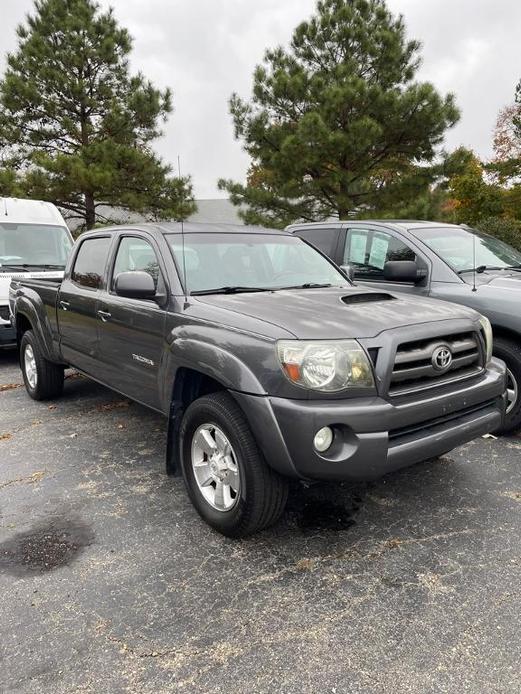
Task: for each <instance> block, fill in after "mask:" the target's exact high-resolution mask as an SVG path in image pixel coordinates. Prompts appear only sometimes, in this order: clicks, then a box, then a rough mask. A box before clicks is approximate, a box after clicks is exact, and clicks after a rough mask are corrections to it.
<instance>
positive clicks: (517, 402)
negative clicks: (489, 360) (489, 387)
mask: <svg viewBox="0 0 521 694" xmlns="http://www.w3.org/2000/svg"><path fill="white" fill-rule="evenodd" d="M494 356H495V357H499V358H500V359H502V360H503V361H504V362H505V363H506V365H507V394H508V403H507V412H506V417H505V423H504V425H503V426H502V427H501V428H500V429H498V430H497V432H496V433H498V434H509V433H512V432H514V431H517V430H518V429H519V428H521V345H519V344H518V343H517V342H514V341H513V340H509V339H508V338H505V337H495V338H494Z"/></svg>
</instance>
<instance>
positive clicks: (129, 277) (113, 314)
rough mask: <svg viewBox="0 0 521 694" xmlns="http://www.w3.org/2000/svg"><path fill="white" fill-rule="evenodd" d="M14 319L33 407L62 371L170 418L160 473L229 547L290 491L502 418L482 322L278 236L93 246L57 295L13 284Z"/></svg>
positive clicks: (119, 238) (84, 249) (83, 251)
mask: <svg viewBox="0 0 521 694" xmlns="http://www.w3.org/2000/svg"><path fill="white" fill-rule="evenodd" d="M10 305H11V313H12V320H13V324H14V326H15V329H16V335H17V341H18V345H19V350H20V364H21V369H22V372H23V378H24V381H25V386H26V389H27V392H28V393H29V395H30V396H31V397H32V398H34V399H36V400H42V399H45V398H54V397H56V396H58V395H59V394H60V393H61V391H62V388H63V380H64V368H66V367H68V366H70V367H74V368H75V369H77V370H78V371H80V372H81V373H83V374H85V375H86V376H88V377H89V378H92V379H94V380H96V381H98V382H100V383H101V384H103V385H105V386H108V387H109V388H112V389H113V390H116V391H118V392H119V393H122V394H123V395H125V396H127V397H129V398H132V399H134V400H136V401H138V402H140V403H142V404H144V405H146V406H148V407H150V408H152V409H154V410H157V411H158V412H160V413H162V414H163V415H165V416H166V417H167V418H168V423H169V424H168V435H167V447H166V448H167V456H166V457H167V471H168V472H170V473H171V474H176V473H177V472H178V471H180V472H181V473H182V475H183V477H184V481H185V484H186V488H187V491H188V494H189V496H190V498H191V500H192V502H193V504H194V506H195V507H196V509H197V511H198V512H199V514H200V515H201V516H202V517H203V518H204V519H205V520H206V521H207V522H208V523H209V524H210V525H211V526H213V527H214V528H215V529H217V530H218V531H220V532H221V533H223V534H225V535H229V536H235V537H238V536H244V535H247V534H251V533H253V532H255V531H258V530H260V529H262V528H264V527H266V526H268V525H269V524H271V523H273V522H274V521H275V520H277V518H278V517H279V516H280V515H281V513H282V511H283V509H284V506H285V502H286V498H287V489H288V478H296V479H300V480H370V479H374V478H377V477H379V476H381V475H384V474H386V473H388V472H390V471H392V470H397V469H398V468H402V467H405V466H408V465H412V464H414V463H417V462H419V461H424V460H427V459H429V458H433V457H435V456H439V455H442V454H444V453H446V452H448V451H449V450H451V449H452V448H454V447H455V446H459V445H460V444H463V443H465V442H467V441H469V440H471V439H473V438H475V437H477V436H480V435H482V434H486V433H487V432H490V431H492V430H494V429H497V428H498V427H500V426H501V424H502V420H503V416H504V409H505V402H506V395H505V388H506V375H505V366H504V363H503V362H501V361H499V360H496V359H494V358H493V357H492V334H491V329H490V324H489V322H488V320H487V319H486V318H483V317H482V316H480V315H479V314H478V313H476V312H475V311H473V310H471V309H469V308H466V307H463V306H457V305H454V304H449V303H445V302H441V301H434V300H432V299H429V298H422V297H414V298H410V299H409V298H407V297H406V296H403V295H399V294H395V293H394V292H392V291H374V290H371V289H367V288H362V287H355V286H353V285H352V284H351V282H350V281H349V280H348V278H347V277H346V275H344V274H343V273H342V272H341V271H340V270H339V269H338V268H337V267H336V266H335V265H334V264H333V263H332V262H331V261H330V260H329V259H327V258H326V256H324V255H322V253H320V252H319V251H317V250H316V249H315V248H313V247H312V246H311V245H310V244H308V243H307V242H305V241H304V240H302V239H299V238H297V237H296V236H294V235H292V234H289V233H285V232H279V231H270V230H266V229H262V228H255V227H249V228H247V229H246V228H245V227H241V226H232V225H230V226H223V225H210V224H185V225H184V227H183V226H181V225H179V224H163V225H143V226H138V227H134V226H129V227H117V228H110V229H101V230H97V231H93V232H88V233H85V234H83V235H82V236H81V237H80V238H79V239H78V241H77V242H76V244H75V246H74V247H73V250H72V253H71V255H70V258H69V260H68V262H67V266H66V269H65V276H64V278H63V280H62V281H60V280H52V279H48V280H45V279H27V280H23V279H22V280H16V281H13V282H12V284H11V289H10Z"/></svg>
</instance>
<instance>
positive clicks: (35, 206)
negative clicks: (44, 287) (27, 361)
mask: <svg viewBox="0 0 521 694" xmlns="http://www.w3.org/2000/svg"><path fill="white" fill-rule="evenodd" d="M71 247H72V236H71V233H70V231H69V230H68V228H67V225H66V224H65V221H64V219H63V217H62V216H61V214H60V213H59V211H58V209H57V208H56V207H55V206H54V205H52V204H51V203H49V202H42V201H41V200H21V199H18V198H0V347H11V346H15V345H16V333H15V330H14V328H13V326H12V325H11V321H10V318H9V285H10V283H11V280H12V279H16V278H17V277H20V276H24V277H56V278H61V277H63V270H64V268H65V263H66V261H67V256H68V255H69V251H70V249H71Z"/></svg>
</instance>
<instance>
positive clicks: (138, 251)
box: [112, 236, 160, 290]
mask: <svg viewBox="0 0 521 694" xmlns="http://www.w3.org/2000/svg"><path fill="white" fill-rule="evenodd" d="M135 270H139V271H140V272H148V274H149V275H150V276H151V277H152V279H153V280H154V285H155V287H156V290H157V284H158V280H159V275H160V272H159V263H158V262H157V256H156V253H155V251H154V249H153V248H152V246H151V245H150V244H149V243H148V241H145V239H140V238H138V237H136V236H124V237H123V238H122V239H121V242H120V244H119V248H118V252H117V255H116V262H115V263H114V272H113V273H112V288H113V289H114V284H115V282H116V277H117V276H118V275H119V274H120V273H121V272H132V271H135Z"/></svg>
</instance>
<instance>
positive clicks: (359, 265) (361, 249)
mask: <svg viewBox="0 0 521 694" xmlns="http://www.w3.org/2000/svg"><path fill="white" fill-rule="evenodd" d="M391 260H413V261H415V260H416V253H415V252H414V251H413V250H412V248H410V247H409V246H407V245H406V244H405V243H404V242H403V241H401V240H400V239H398V238H396V236H393V235H392V234H388V233H387V232H385V231H378V230H373V229H350V230H349V232H348V234H347V238H346V245H345V249H344V259H343V265H351V266H352V267H353V268H354V271H355V277H357V278H359V279H367V280H383V279H384V265H385V263H387V262H388V261H391Z"/></svg>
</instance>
